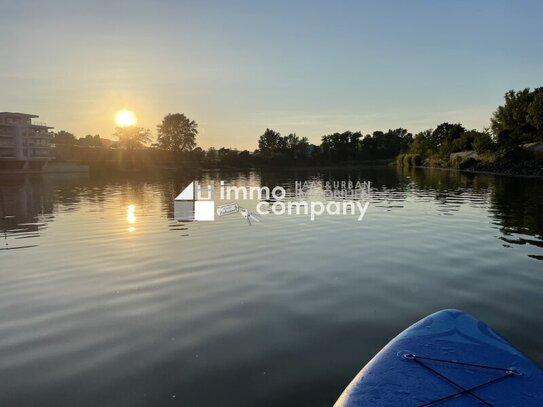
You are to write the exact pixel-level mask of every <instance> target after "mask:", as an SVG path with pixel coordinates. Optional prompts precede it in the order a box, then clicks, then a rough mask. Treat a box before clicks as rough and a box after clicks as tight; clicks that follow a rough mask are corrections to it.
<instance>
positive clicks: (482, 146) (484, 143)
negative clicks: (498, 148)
mask: <svg viewBox="0 0 543 407" xmlns="http://www.w3.org/2000/svg"><path fill="white" fill-rule="evenodd" d="M472 131H475V130H472ZM472 146H473V149H474V150H475V151H476V152H477V153H478V154H481V153H484V152H486V151H491V150H493V149H494V142H493V141H492V137H490V134H488V131H484V132H476V134H475V139H474V140H473V143H472Z"/></svg>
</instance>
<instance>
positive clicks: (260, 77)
mask: <svg viewBox="0 0 543 407" xmlns="http://www.w3.org/2000/svg"><path fill="white" fill-rule="evenodd" d="M542 18H543V2H541V1H536V0H534V1H510V0H507V1H497V0H477V1H474V0H465V1H463V0H454V1H453V0H450V1H444V0H428V1H399V0H398V1H374V2H362V1H334V2H332V1H328V2H320V1H309V0H308V1H304V2H302V1H276V0H273V1H270V0H268V1H247V2H240V1H226V0H225V1H221V2H218V1H217V2H215V1H194V2H192V1H190V2H189V1H136V0H130V1H115V0H110V1H96V0H94V1H73V0H72V1H24V0H22V1H6V0H0V55H1V56H2V58H1V66H0V111H20V112H29V113H36V114H39V115H40V120H41V119H43V120H44V121H46V122H47V123H48V124H49V125H51V126H55V128H56V129H57V130H60V129H65V130H68V131H71V132H74V133H75V134H76V136H84V135H85V134H88V133H91V134H96V133H98V134H100V135H101V136H103V137H111V134H112V132H113V128H114V125H115V123H114V115H115V112H116V111H118V110H120V109H122V108H127V109H130V110H133V111H134V112H135V113H136V116H137V117H138V124H139V125H141V126H143V127H147V128H150V129H151V130H152V131H153V133H154V132H155V129H156V125H157V124H158V122H159V121H160V119H161V118H162V117H163V116H164V115H165V114H167V113H174V112H183V113H185V114H187V115H188V116H189V117H190V118H191V119H194V120H196V121H197V122H198V123H199V129H200V135H199V137H198V144H199V145H201V146H203V147H209V146H216V147H220V146H227V147H237V148H249V149H254V148H256V145H257V139H258V136H259V135H260V134H262V133H263V131H264V130H265V129H266V127H272V128H274V129H276V130H278V131H280V132H281V133H289V132H295V133H297V134H298V135H299V136H306V137H308V138H309V139H310V141H312V142H316V143H318V142H319V140H320V137H321V136H322V135H323V134H327V133H330V132H334V131H343V130H348V129H350V130H361V131H362V132H363V133H364V134H366V133H369V132H371V131H374V130H378V129H383V130H386V129H388V128H396V127H405V128H407V129H409V130H410V131H413V132H415V131H419V130H423V129H426V128H430V127H434V126H435V125H436V124H438V123H440V122H443V121H449V122H462V123H463V124H464V125H465V126H466V127H469V128H478V129H482V128H483V127H484V126H486V125H488V122H489V117H490V115H491V113H492V112H493V111H494V110H495V108H496V106H497V105H498V104H500V103H501V102H502V100H503V94H504V93H505V91H506V90H508V89H521V88H524V87H536V86H543V41H542V37H541V20H542Z"/></svg>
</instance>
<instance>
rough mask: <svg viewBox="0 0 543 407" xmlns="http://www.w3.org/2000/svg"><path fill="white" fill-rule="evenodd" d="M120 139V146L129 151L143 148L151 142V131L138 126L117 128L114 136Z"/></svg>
mask: <svg viewBox="0 0 543 407" xmlns="http://www.w3.org/2000/svg"><path fill="white" fill-rule="evenodd" d="M113 135H114V136H115V137H117V138H118V139H119V145H120V146H122V147H125V148H127V149H129V150H132V149H134V148H142V147H144V146H145V145H146V144H147V143H149V141H151V132H150V131H149V129H144V128H143V127H137V126H126V127H117V128H116V130H115V133H114V134H113Z"/></svg>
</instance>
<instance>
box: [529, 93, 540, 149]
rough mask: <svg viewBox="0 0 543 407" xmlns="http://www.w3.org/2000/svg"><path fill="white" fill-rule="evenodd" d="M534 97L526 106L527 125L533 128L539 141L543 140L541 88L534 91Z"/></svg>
mask: <svg viewBox="0 0 543 407" xmlns="http://www.w3.org/2000/svg"><path fill="white" fill-rule="evenodd" d="M534 93H535V95H534V98H533V100H532V102H531V103H530V105H529V106H528V109H527V113H528V115H527V118H528V123H530V124H531V125H532V126H534V127H535V128H536V130H537V132H538V139H539V141H542V140H543V88H538V89H536V90H535V91H534Z"/></svg>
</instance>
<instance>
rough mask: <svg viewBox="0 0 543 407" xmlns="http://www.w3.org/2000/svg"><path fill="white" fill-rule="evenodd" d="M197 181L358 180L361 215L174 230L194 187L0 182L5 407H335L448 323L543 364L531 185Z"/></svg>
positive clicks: (541, 216) (536, 194)
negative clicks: (398, 344) (397, 345)
mask: <svg viewBox="0 0 543 407" xmlns="http://www.w3.org/2000/svg"><path fill="white" fill-rule="evenodd" d="M197 177H199V179H200V180H201V181H202V182H203V183H205V182H210V181H215V182H217V183H218V181H219V180H225V181H226V182H227V183H229V184H233V185H267V186H270V187H273V186H276V185H282V186H285V187H292V184H293V182H294V181H296V180H298V181H304V180H322V181H328V180H349V179H350V180H354V181H356V180H362V181H367V180H369V181H371V182H372V194H371V204H370V206H369V209H368V211H367V213H366V216H365V217H364V219H363V220H362V221H361V222H357V221H356V218H355V217H352V216H345V217H337V216H335V217H334V216H321V217H319V218H317V220H315V221H314V222H311V221H309V219H308V218H307V217H304V216H273V215H269V216H263V217H261V222H260V223H256V224H254V225H253V226H248V225H247V223H246V222H245V221H244V219H243V218H242V217H241V216H239V214H235V215H230V216H227V217H221V218H219V219H217V221H215V222H192V223H182V222H178V221H176V220H174V219H173V199H174V197H175V196H176V195H177V194H178V193H179V192H180V191H181V190H182V189H183V187H185V186H186V184H187V183H188V182H189V181H190V180H191V179H192V177H191V176H190V175H184V176H183V175H177V176H173V175H162V176H159V175H147V176H145V177H144V176H142V175H137V176H136V175H126V174H125V175H117V176H116V175H111V174H107V175H102V176H98V175H68V174H64V175H47V176H45V175H44V176H6V175H2V176H0V231H1V232H2V236H1V241H0V249H1V250H0V405H2V406H18V407H26V406H38V405H39V406H55V407H58V406H70V407H72V406H116V407H118V406H176V405H177V406H204V407H206V406H236V407H240V406H287V407H290V406H331V405H332V404H333V402H334V401H335V400H336V398H337V397H338V396H339V394H340V393H341V391H342V390H343V388H344V387H345V386H346V385H347V384H348V383H349V381H350V380H351V379H352V378H353V376H354V375H355V374H356V373H357V372H358V370H359V369H360V368H361V367H362V366H363V365H364V364H365V363H366V362H368V360H369V359H370V358H371V357H372V356H373V355H374V354H375V353H376V352H377V351H379V349H380V348H381V347H383V346H384V345H385V344H386V343H387V342H388V341H389V340H390V339H392V338H393V337H394V336H395V335H396V334H398V333H399V332H400V331H401V330H403V329H404V328H406V327H407V326H408V325H410V324H411V323H413V322H415V321H416V320H418V319H419V318H421V317H423V316H425V315H427V314H429V313H431V312H434V311H437V310H439V309H443V308H460V309H463V310H465V311H468V312H471V313H473V314H474V315H475V316H477V317H479V318H481V319H483V320H484V321H485V322H487V323H489V324H490V325H491V326H493V327H494V328H495V329H496V330H498V332H500V333H501V334H502V335H504V336H505V337H506V338H507V339H509V340H510V341H512V342H513V344H515V345H516V346H517V347H518V348H520V349H521V350H522V351H523V352H525V353H526V354H527V355H528V356H529V357H531V358H533V359H534V360H535V361H536V362H538V363H539V364H543V344H542V342H541V338H542V337H543V319H542V318H541V315H543V294H542V292H543V181H542V180H536V179H522V178H507V177H495V176H486V175H477V176H475V175H464V174H460V173H457V172H447V171H438V170H433V171H430V170H416V171H415V170H413V171H405V172H402V171H399V170H396V169H394V168H365V169H357V170H340V171H338V170H311V171H296V172H275V173H273V174H268V173H260V172H239V173H218V172H215V173H204V174H200V175H198V176H197ZM254 204H255V202H246V203H244V206H247V207H248V208H251V209H254ZM251 206H252V207H251Z"/></svg>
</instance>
